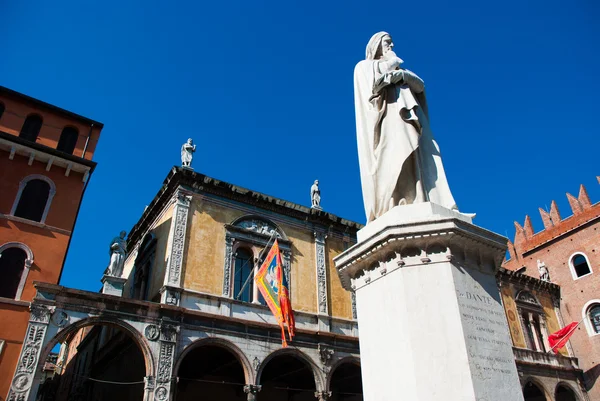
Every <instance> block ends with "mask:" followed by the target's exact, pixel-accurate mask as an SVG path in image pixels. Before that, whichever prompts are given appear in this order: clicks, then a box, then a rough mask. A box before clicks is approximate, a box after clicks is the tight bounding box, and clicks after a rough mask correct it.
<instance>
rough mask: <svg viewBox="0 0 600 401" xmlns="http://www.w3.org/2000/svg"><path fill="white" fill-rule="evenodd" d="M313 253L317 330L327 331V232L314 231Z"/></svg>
mask: <svg viewBox="0 0 600 401" xmlns="http://www.w3.org/2000/svg"><path fill="white" fill-rule="evenodd" d="M314 235H315V255H316V258H315V260H316V266H315V274H316V283H317V313H318V318H319V330H322V331H329V326H330V323H329V308H328V302H327V257H326V248H325V240H326V239H327V234H325V233H324V232H320V231H315V232H314Z"/></svg>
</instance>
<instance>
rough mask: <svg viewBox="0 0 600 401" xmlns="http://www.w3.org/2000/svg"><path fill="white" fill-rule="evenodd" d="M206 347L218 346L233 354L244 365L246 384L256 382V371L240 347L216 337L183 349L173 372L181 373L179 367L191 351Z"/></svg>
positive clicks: (197, 341)
mask: <svg viewBox="0 0 600 401" xmlns="http://www.w3.org/2000/svg"><path fill="white" fill-rule="evenodd" d="M205 346H216V347H220V348H223V349H225V350H227V351H229V352H231V353H232V354H233V355H234V356H235V357H236V358H237V359H238V361H239V362H240V364H241V365H242V369H243V370H244V378H245V380H246V383H247V384H250V383H254V381H255V376H254V369H253V368H252V364H251V363H250V361H249V360H248V358H247V357H246V354H244V352H243V351H242V350H241V349H239V347H238V346H237V345H235V344H234V343H232V342H231V341H229V340H225V339H223V338H216V337H209V338H202V339H199V340H196V341H194V342H192V343H191V344H189V345H187V346H186V347H185V348H184V349H183V351H182V352H181V354H180V355H179V357H178V358H177V361H176V362H175V365H174V367H173V372H175V373H177V372H179V367H180V366H181V362H182V361H183V360H184V359H185V357H186V356H187V355H188V354H189V353H190V351H192V350H194V349H196V348H199V347H205Z"/></svg>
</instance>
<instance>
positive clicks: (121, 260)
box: [108, 231, 127, 277]
mask: <svg viewBox="0 0 600 401" xmlns="http://www.w3.org/2000/svg"><path fill="white" fill-rule="evenodd" d="M126 234H127V233H126V232H125V231H121V233H120V234H119V236H118V237H115V238H113V239H112V241H111V242H110V250H109V253H110V264H109V265H108V275H109V276H114V277H121V274H123V265H124V264H125V254H126V253H127V243H126V242H125V235H126Z"/></svg>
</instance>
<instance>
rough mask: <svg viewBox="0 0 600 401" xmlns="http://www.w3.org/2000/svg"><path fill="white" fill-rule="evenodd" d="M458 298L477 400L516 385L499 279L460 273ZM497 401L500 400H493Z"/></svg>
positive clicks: (481, 274)
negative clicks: (492, 391)
mask: <svg viewBox="0 0 600 401" xmlns="http://www.w3.org/2000/svg"><path fill="white" fill-rule="evenodd" d="M455 278H456V288H457V289H456V295H457V300H458V306H459V309H460V317H461V321H462V324H463V331H464V335H465V342H466V346H467V353H468V357H469V365H470V367H471V373H472V375H473V379H474V385H475V387H476V394H477V400H486V399H487V398H485V397H486V393H487V392H488V391H491V390H490V388H493V389H494V393H495V396H496V397H497V392H498V390H499V389H501V388H502V387H505V386H507V384H508V383H511V384H512V381H513V378H514V377H515V376H514V375H516V367H515V362H514V357H513V352H512V344H511V342H510V337H509V333H508V329H507V324H506V318H505V315H504V310H503V308H502V304H501V303H500V294H499V292H498V289H497V284H496V280H495V277H494V276H492V275H489V274H483V273H481V272H478V271H468V272H466V271H465V272H463V273H458V274H456V275H455ZM490 399H497V398H490Z"/></svg>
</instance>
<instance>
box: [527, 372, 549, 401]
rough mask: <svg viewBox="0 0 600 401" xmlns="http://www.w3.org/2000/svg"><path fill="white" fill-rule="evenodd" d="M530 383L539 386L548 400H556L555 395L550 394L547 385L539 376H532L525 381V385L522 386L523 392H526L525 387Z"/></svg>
mask: <svg viewBox="0 0 600 401" xmlns="http://www.w3.org/2000/svg"><path fill="white" fill-rule="evenodd" d="M528 385H533V386H535V387H537V388H538V389H539V390H540V392H541V393H542V394H543V395H544V397H545V398H546V401H552V400H554V397H552V396H551V395H550V393H549V392H548V390H547V389H546V387H545V386H544V385H543V384H542V382H541V381H540V380H538V379H537V378H535V377H533V376H530V377H528V378H527V379H525V380H524V381H523V387H522V390H523V393H524V392H525V389H526V387H527V386H528ZM525 401H528V400H525Z"/></svg>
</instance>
